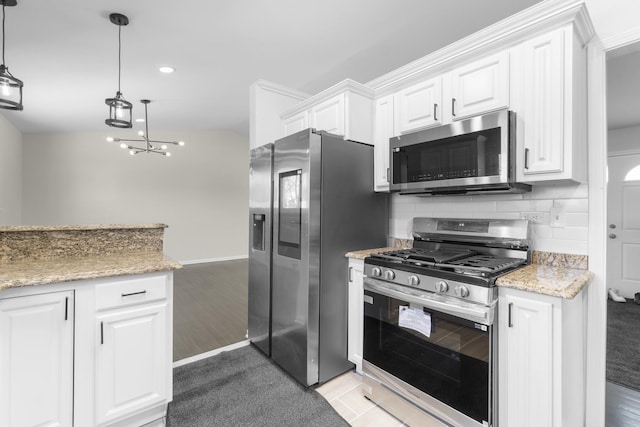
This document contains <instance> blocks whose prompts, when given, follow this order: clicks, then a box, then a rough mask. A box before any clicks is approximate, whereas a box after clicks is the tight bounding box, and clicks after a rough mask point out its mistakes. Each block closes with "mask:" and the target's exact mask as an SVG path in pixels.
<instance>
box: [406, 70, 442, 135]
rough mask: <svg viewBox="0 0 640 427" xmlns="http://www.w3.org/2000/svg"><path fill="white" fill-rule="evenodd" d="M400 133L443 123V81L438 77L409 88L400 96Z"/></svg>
mask: <svg viewBox="0 0 640 427" xmlns="http://www.w3.org/2000/svg"><path fill="white" fill-rule="evenodd" d="M398 104H399V107H398V110H399V111H398V115H399V120H398V121H399V129H398V130H399V133H401V134H402V133H406V132H410V131H413V130H416V129H419V128H425V127H428V126H433V125H436V124H439V123H441V122H442V114H441V110H440V109H441V107H442V79H441V78H440V77H437V78H435V79H431V80H428V81H425V82H422V83H419V84H417V85H414V86H411V87H408V88H406V89H404V90H402V91H400V93H399V94H398Z"/></svg>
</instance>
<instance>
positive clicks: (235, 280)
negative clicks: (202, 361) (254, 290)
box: [173, 259, 248, 361]
mask: <svg viewBox="0 0 640 427" xmlns="http://www.w3.org/2000/svg"><path fill="white" fill-rule="evenodd" d="M173 285H174V291H173V292H174V293H173V298H174V307H173V360H174V361H177V360H182V359H185V358H187V357H191V356H195V355H197V354H201V353H205V352H208V351H211V350H214V349H216V348H220V347H224V346H226V345H229V344H233V343H237V342H239V341H242V340H245V339H246V337H245V335H246V333H247V306H248V305H247V289H248V260H246V259H241V260H234V261H220V262H211V263H202V264H191V265H185V266H184V268H182V269H181V270H176V271H175V272H174V276H173Z"/></svg>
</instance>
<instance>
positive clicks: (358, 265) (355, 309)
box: [347, 258, 364, 373]
mask: <svg viewBox="0 0 640 427" xmlns="http://www.w3.org/2000/svg"><path fill="white" fill-rule="evenodd" d="M363 273H364V260H362V259H357V258H349V272H348V281H349V283H348V284H347V286H348V287H349V292H348V295H349V306H348V307H349V314H348V325H347V328H348V335H347V336H348V338H347V356H348V359H349V361H350V362H352V363H353V364H355V365H356V372H358V373H362V335H363V329H364V319H363V317H364V309H363V304H364V300H363V297H364V278H363Z"/></svg>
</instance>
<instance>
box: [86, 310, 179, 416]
mask: <svg viewBox="0 0 640 427" xmlns="http://www.w3.org/2000/svg"><path fill="white" fill-rule="evenodd" d="M96 327H97V331H96V332H97V339H98V342H97V350H96V397H97V400H96V402H97V408H96V410H97V414H96V417H97V421H98V423H99V424H104V423H107V422H110V421H114V420H117V419H119V418H121V417H124V416H126V415H128V414H131V413H134V412H137V411H139V410H144V409H146V408H148V407H151V406H153V405H155V404H159V403H162V402H164V401H166V399H167V398H168V396H167V395H166V394H167V389H168V388H167V381H168V380H169V379H168V378H167V369H166V367H167V364H168V363H170V360H169V359H168V358H169V357H170V355H171V351H169V350H168V349H167V330H170V329H168V325H167V303H166V302H162V303H156V304H146V305H141V306H134V307H129V308H123V309H118V310H112V311H110V312H108V313H105V314H103V315H100V316H98V317H97V325H96Z"/></svg>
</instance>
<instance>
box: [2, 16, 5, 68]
mask: <svg viewBox="0 0 640 427" xmlns="http://www.w3.org/2000/svg"><path fill="white" fill-rule="evenodd" d="M4 6H5V5H4V3H2V64H3V65H4Z"/></svg>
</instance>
